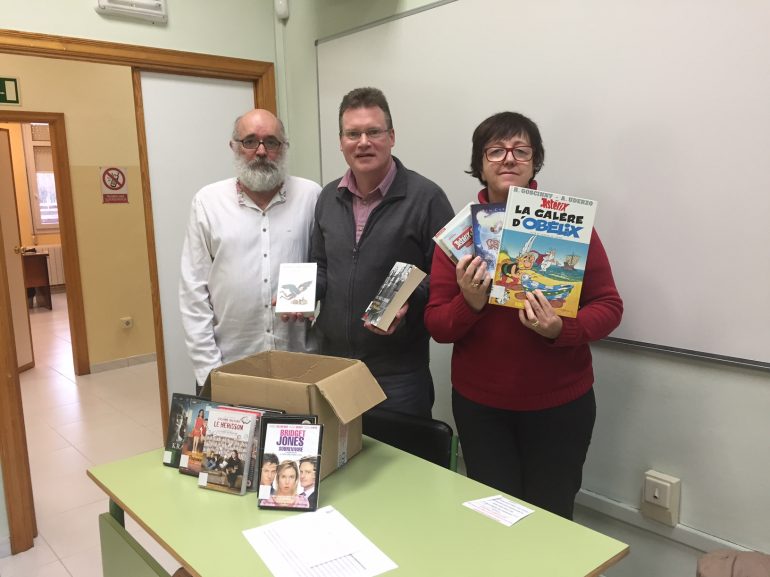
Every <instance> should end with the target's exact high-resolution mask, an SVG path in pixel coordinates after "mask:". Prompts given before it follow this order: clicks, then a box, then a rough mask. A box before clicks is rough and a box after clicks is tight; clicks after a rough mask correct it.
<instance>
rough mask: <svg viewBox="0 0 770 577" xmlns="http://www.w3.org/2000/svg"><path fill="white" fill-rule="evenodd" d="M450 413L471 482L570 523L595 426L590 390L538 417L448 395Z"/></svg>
mask: <svg viewBox="0 0 770 577" xmlns="http://www.w3.org/2000/svg"><path fill="white" fill-rule="evenodd" d="M452 412H453V414H454V418H455V423H456V424H457V433H458V435H459V437H460V445H461V447H462V453H463V458H464V460H465V465H466V468H467V470H468V476H469V477H470V478H471V479H474V480H476V481H479V482H480V483H484V484H485V485H489V486H490V487H494V488H495V489H497V490H499V491H503V492H505V493H508V494H510V495H513V496H514V497H517V498H519V499H522V500H524V501H527V502H528V503H531V504H533V505H535V506H537V507H540V508H543V509H546V510H548V511H550V512H552V513H555V514H557V515H561V516H562V517H566V518H567V519H572V513H573V509H574V506H575V495H576V494H577V492H578V490H579V489H580V485H581V483H582V480H583V463H584V462H585V459H586V454H587V453H588V446H589V445H590V444H591V433H592V431H593V427H594V421H595V420H596V398H595V397H594V392H593V389H591V390H590V391H588V392H587V393H586V394H585V395H583V396H582V397H580V398H578V399H575V400H574V401H571V402H569V403H567V404H566V405H561V406H558V407H553V408H550V409H544V410H541V411H508V410H505V409H496V408H493V407H487V406H485V405H480V404H478V403H474V402H473V401H471V400H469V399H467V398H465V397H463V396H462V395H460V394H459V393H458V392H457V391H455V390H452Z"/></svg>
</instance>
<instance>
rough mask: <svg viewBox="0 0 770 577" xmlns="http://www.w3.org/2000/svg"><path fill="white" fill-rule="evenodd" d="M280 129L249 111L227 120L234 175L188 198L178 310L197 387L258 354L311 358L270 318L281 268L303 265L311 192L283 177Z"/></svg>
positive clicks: (263, 113)
mask: <svg viewBox="0 0 770 577" xmlns="http://www.w3.org/2000/svg"><path fill="white" fill-rule="evenodd" d="M288 147H289V142H288V141H287V139H286V134H285V131H284V127H283V123H281V121H280V120H279V119H278V118H276V117H275V116H274V115H273V114H272V113H270V112H269V111H267V110H261V109H256V110H252V111H251V112H248V113H246V114H244V115H243V116H240V117H239V118H237V119H236V121H235V125H234V128H233V135H232V140H231V141H230V148H231V149H232V151H233V153H234V159H233V161H234V165H235V171H236V174H237V176H236V177H234V178H229V179H227V180H222V181H219V182H215V183H213V184H210V185H208V186H205V187H204V188H202V189H201V190H199V191H198V193H197V194H196V195H195V197H194V198H193V202H192V209H191V211H190V220H189V223H188V226H187V234H186V237H185V241H184V246H183V248H182V266H181V277H180V281H179V306H180V309H181V313H182V324H183V326H184V332H185V341H186V343H187V349H188V351H189V354H190V358H191V360H192V363H193V367H194V369H195V379H196V381H197V383H198V385H199V386H202V385H203V384H204V382H205V381H206V378H207V377H208V375H209V373H210V372H211V370H212V369H214V368H216V367H218V366H220V365H222V364H224V363H228V362H230V361H234V360H237V359H240V358H243V357H245V356H248V355H251V354H254V353H258V352H261V351H265V350H271V349H280V350H290V351H301V352H308V351H309V352H312V351H313V350H314V346H313V344H312V342H310V339H308V336H309V335H308V334H307V323H306V322H305V321H304V320H295V319H291V320H289V321H288V322H286V321H285V320H282V319H281V318H280V317H276V316H275V313H274V310H273V306H272V305H273V303H274V299H275V295H276V292H277V289H278V269H279V266H280V264H281V263H282V262H307V261H308V257H309V252H310V234H311V231H312V228H313V212H314V209H315V203H316V199H317V198H318V194H319V192H320V190H321V187H320V186H319V185H318V184H316V183H315V182H312V181H310V180H307V179H304V178H299V177H296V176H288V175H287V158H286V153H287V149H288Z"/></svg>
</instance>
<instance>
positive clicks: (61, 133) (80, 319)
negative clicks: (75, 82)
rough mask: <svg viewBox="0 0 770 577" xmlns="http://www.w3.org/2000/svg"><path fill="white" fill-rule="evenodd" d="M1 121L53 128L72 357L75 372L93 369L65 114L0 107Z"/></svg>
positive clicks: (52, 137) (52, 146) (52, 139)
mask: <svg viewBox="0 0 770 577" xmlns="http://www.w3.org/2000/svg"><path fill="white" fill-rule="evenodd" d="M0 122H18V123H27V122H45V123H47V124H48V126H49V128H50V131H51V148H52V152H53V164H54V178H55V182H56V201H57V204H58V207H59V235H60V236H61V244H62V247H63V250H62V260H63V265H64V278H66V279H67V307H68V315H69V323H70V336H71V338H72V360H73V366H74V369H75V374H76V375H87V374H88V373H90V372H91V369H90V366H89V364H90V361H89V357H88V335H87V333H86V317H85V312H84V310H83V285H82V282H81V277H80V257H79V255H78V242H77V232H76V230H75V204H74V201H73V199H72V182H71V180H70V163H69V153H68V151H67V132H66V129H65V126H64V114H62V113H59V112H34V111H12V110H0Z"/></svg>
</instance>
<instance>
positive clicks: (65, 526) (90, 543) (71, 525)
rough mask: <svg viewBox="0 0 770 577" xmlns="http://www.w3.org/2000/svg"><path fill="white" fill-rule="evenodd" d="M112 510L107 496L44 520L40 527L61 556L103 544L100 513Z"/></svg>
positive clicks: (60, 557) (55, 551)
mask: <svg viewBox="0 0 770 577" xmlns="http://www.w3.org/2000/svg"><path fill="white" fill-rule="evenodd" d="M107 511H109V501H108V499H107V498H106V497H104V496H103V498H102V499H101V500H100V501H98V502H96V503H92V504H90V505H86V506H83V507H78V508H76V509H72V510H70V511H65V512H64V513H59V514H58V515H51V516H50V517H46V518H44V519H41V520H40V522H39V523H38V530H39V531H40V534H41V535H42V536H43V537H44V538H45V540H46V542H47V543H48V545H49V546H50V547H51V549H52V550H53V552H54V553H55V554H56V556H57V557H58V558H59V559H64V558H66V557H71V556H73V555H77V554H79V553H83V552H84V551H87V550H89V549H93V548H94V547H98V546H99V515H101V514H102V513H106V512H107Z"/></svg>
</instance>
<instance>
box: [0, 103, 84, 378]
mask: <svg viewBox="0 0 770 577" xmlns="http://www.w3.org/2000/svg"><path fill="white" fill-rule="evenodd" d="M0 126H3V127H5V128H6V130H7V131H8V135H9V137H10V144H11V155H12V162H13V183H14V191H11V193H12V194H13V195H14V204H15V208H16V210H15V212H14V216H15V217H16V218H15V219H14V220H15V222H14V223H13V225H14V227H15V230H16V231H18V244H16V245H15V246H14V247H12V248H13V249H14V252H13V253H10V252H8V251H6V254H9V255H11V254H12V255H13V256H14V257H15V258H16V259H18V260H19V263H20V266H18V267H16V269H18V270H20V271H24V272H26V274H21V275H19V278H18V279H17V280H16V281H14V280H13V279H12V278H11V274H12V272H11V271H12V269H14V266H13V264H14V263H13V262H9V284H11V283H13V282H16V283H22V286H23V287H24V296H23V299H22V300H23V302H22V303H21V304H19V302H18V301H19V297H18V294H17V293H18V290H16V291H14V292H13V293H12V294H11V297H12V306H13V308H14V312H15V316H14V333H15V337H16V343H17V351H18V354H17V356H18V357H19V370H20V371H23V370H27V369H30V368H32V367H33V366H35V362H36V360H35V356H34V355H35V353H37V354H38V356H39V355H40V353H45V352H46V351H47V352H49V353H50V352H52V351H55V358H51V356H50V355H48V354H47V355H46V362H47V363H52V364H53V365H54V366H55V368H56V370H58V371H64V372H66V373H67V374H71V375H72V376H73V377H74V375H81V374H88V373H89V372H90V367H89V357H88V348H87V344H86V343H87V340H86V334H85V318H84V313H83V295H82V291H81V286H80V282H79V280H80V267H79V263H78V261H77V254H78V247H77V241H76V238H77V237H76V232H75V221H74V214H73V206H72V193H71V185H70V181H69V160H68V153H67V142H66V137H65V131H64V117H63V115H62V114H58V113H43V112H41V113H35V112H14V111H0ZM25 133H26V134H25ZM6 219H7V220H10V218H8V216H6ZM6 226H7V225H6ZM6 236H8V234H7V233H6ZM6 242H7V241H6ZM5 248H6V249H7V248H10V247H5ZM65 279H66V280H65ZM69 281H72V282H69ZM65 287H66V288H67V289H68V290H67V291H66V292H64V289H65ZM9 288H11V287H9ZM57 302H58V303H59V306H58V307H57V310H56V312H54V308H53V306H54V305H55V304H56V303H57ZM14 303H15V304H14ZM41 306H42V307H45V308H40V307H41ZM30 312H31V313H32V314H33V316H34V317H35V318H37V317H39V316H41V315H43V314H44V313H45V312H50V313H51V316H56V317H57V322H56V325H57V328H56V331H55V333H53V334H55V335H56V336H57V338H58V341H59V346H58V347H55V349H51V347H50V346H49V344H51V343H49V342H48V340H49V337H50V336H51V334H52V333H51V332H50V330H49V329H44V328H40V329H39V330H38V333H39V336H40V346H35V344H36V343H35V342H34V339H33V338H32V332H33V330H34V327H35V326H38V325H40V324H41V323H39V322H37V323H32V322H31V321H30V318H29V313H30ZM43 324H45V323H43ZM24 333H28V335H25V334H24ZM25 341H26V342H25ZM38 361H39V359H38Z"/></svg>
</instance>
